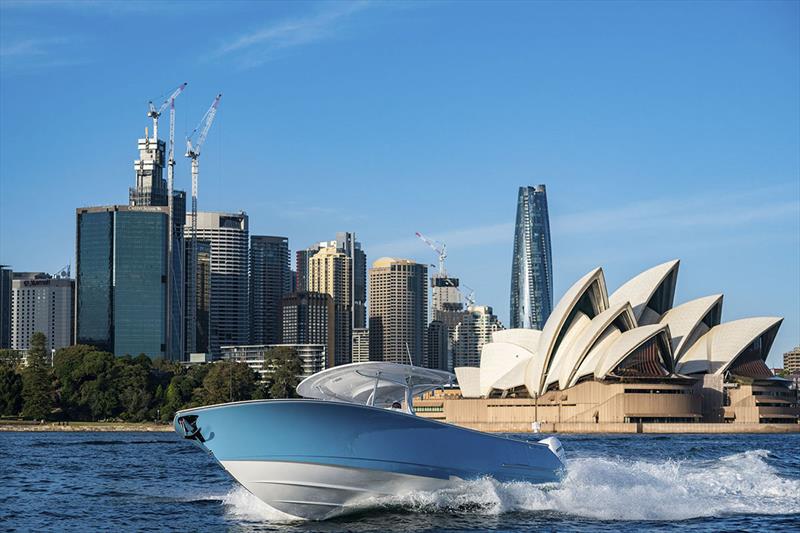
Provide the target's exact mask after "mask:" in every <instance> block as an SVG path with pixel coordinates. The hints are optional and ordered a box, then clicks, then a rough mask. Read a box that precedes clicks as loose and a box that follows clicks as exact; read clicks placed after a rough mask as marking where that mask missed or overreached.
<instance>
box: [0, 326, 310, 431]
mask: <svg viewBox="0 0 800 533" xmlns="http://www.w3.org/2000/svg"><path fill="white" fill-rule="evenodd" d="M265 358H266V366H267V368H269V369H270V370H271V372H270V373H269V374H268V376H269V377H268V379H267V380H266V381H265V382H263V383H262V382H259V376H258V374H257V373H256V372H255V371H253V370H252V369H251V368H250V367H249V366H247V364H245V363H235V362H230V361H221V362H216V363H212V364H201V365H189V366H186V365H180V364H178V363H174V362H170V361H166V360H164V359H150V358H149V357H147V356H146V355H144V354H141V355H138V356H136V357H131V356H125V357H115V356H114V355H113V354H110V353H108V352H103V351H99V350H97V349H96V348H95V347H93V346H88V345H81V344H79V345H75V346H70V347H67V348H62V349H60V350H57V351H56V353H55V354H54V356H53V361H52V365H51V364H50V360H49V357H48V353H47V349H46V339H45V336H44V334H42V333H34V334H33V336H32V337H31V347H30V349H29V350H28V354H27V364H24V365H23V361H22V357H21V355H20V354H19V353H18V352H16V351H13V350H0V416H6V417H17V416H21V417H24V418H30V419H35V420H42V419H44V420H70V421H99V420H122V421H126V422H142V421H149V420H160V421H162V422H169V421H170V420H171V419H172V417H173V416H174V414H175V412H176V411H178V410H180V409H185V408H188V407H197V406H200V405H210V404H215V403H225V402H230V401H241V400H255V399H262V398H288V397H294V396H296V393H295V387H296V386H297V383H298V381H299V379H298V376H299V375H300V374H301V372H302V367H301V365H300V360H299V359H298V358H297V356H296V354H295V353H294V351H292V350H291V349H287V348H284V347H281V348H275V349H272V350H270V351H268V352H267V354H266V356H265Z"/></svg>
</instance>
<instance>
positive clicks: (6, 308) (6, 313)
mask: <svg viewBox="0 0 800 533" xmlns="http://www.w3.org/2000/svg"><path fill="white" fill-rule="evenodd" d="M12 276H13V271H12V270H11V268H10V267H8V266H6V265H0V349H2V348H10V347H11V278H12Z"/></svg>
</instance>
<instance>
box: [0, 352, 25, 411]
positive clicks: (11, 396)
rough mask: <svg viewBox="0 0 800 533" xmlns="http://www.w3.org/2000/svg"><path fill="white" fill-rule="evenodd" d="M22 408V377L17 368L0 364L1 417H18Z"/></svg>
mask: <svg viewBox="0 0 800 533" xmlns="http://www.w3.org/2000/svg"><path fill="white" fill-rule="evenodd" d="M21 408H22V376H20V375H19V373H18V372H17V370H16V368H15V367H12V366H11V365H8V364H5V363H0V415H3V416H17V415H18V414H19V411H20V409H21Z"/></svg>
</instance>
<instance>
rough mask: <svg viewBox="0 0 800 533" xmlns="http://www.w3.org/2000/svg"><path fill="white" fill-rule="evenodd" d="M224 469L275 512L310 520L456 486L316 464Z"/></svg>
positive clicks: (232, 464)
mask: <svg viewBox="0 0 800 533" xmlns="http://www.w3.org/2000/svg"><path fill="white" fill-rule="evenodd" d="M222 466H224V467H225V469H226V470H227V471H228V472H230V473H231V475H233V477H234V478H236V480H237V481H238V482H239V483H241V484H242V485H244V487H245V488H246V489H247V490H249V491H250V492H251V493H253V494H254V495H255V496H256V497H257V498H258V499H260V500H261V501H263V502H264V503H266V504H267V505H269V506H270V507H273V508H275V509H277V510H278V511H281V512H283V513H286V514H288V515H291V516H293V517H297V518H300V519H305V520H324V519H326V518H331V517H334V516H337V515H340V514H344V513H348V512H353V511H355V510H357V509H358V508H361V507H364V506H367V505H369V502H370V500H372V499H374V498H380V497H382V496H383V497H385V496H389V495H395V494H402V493H405V492H410V491H415V490H424V491H431V490H437V489H441V488H444V487H446V486H448V485H449V484H450V480H444V479H436V478H430V477H423V476H412V475H408V474H397V473H394V472H386V471H383V470H369V469H364V468H350V467H341V466H329V465H319V464H311V463H293V462H280V461H223V462H222ZM451 479H453V480H455V479H457V478H451Z"/></svg>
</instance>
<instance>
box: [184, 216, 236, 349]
mask: <svg viewBox="0 0 800 533" xmlns="http://www.w3.org/2000/svg"><path fill="white" fill-rule="evenodd" d="M190 217H191V215H187V217H186V226H185V231H186V238H187V240H188V239H191V225H192V221H191V219H190ZM249 235H250V234H249V227H248V217H247V214H246V213H244V212H239V213H210V212H198V213H197V238H198V240H204V241H208V242H209V243H210V245H211V283H210V285H211V309H210V313H209V314H210V320H209V322H210V325H209V340H208V348H209V352H210V353H211V356H212V357H213V358H215V359H216V358H219V357H220V355H221V352H220V347H221V346H223V345H225V346H233V345H246V344H247V342H248V339H249V337H250V320H249V318H248V311H249V309H248V308H249V298H248V262H249V261H248V259H249V257H248V255H249V254H248V245H249V240H250V238H249ZM187 329H188V330H192V329H194V328H193V327H192V326H191V325H189V326H188V327H187Z"/></svg>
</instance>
